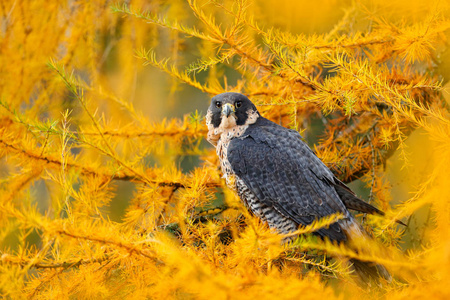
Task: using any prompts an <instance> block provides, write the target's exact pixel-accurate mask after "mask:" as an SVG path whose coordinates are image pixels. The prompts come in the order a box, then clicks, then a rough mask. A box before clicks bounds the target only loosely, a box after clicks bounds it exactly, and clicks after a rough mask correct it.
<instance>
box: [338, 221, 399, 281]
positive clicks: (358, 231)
mask: <svg viewBox="0 0 450 300" xmlns="http://www.w3.org/2000/svg"><path fill="white" fill-rule="evenodd" d="M341 225H343V226H342V228H343V229H344V232H345V233H346V235H347V237H348V239H349V240H348V245H349V246H350V247H351V248H354V250H355V251H356V252H358V253H364V252H366V250H368V248H369V247H371V246H373V245H374V244H372V243H373V242H374V241H373V239H372V238H371V237H370V236H369V234H368V233H367V232H366V231H365V230H364V229H363V228H362V227H361V226H360V225H359V224H357V223H356V222H355V221H354V220H348V221H344V222H342V223H341ZM356 244H358V245H359V246H358V245H356ZM371 244H372V245H371ZM349 261H350V263H351V264H352V266H351V267H352V268H353V270H354V271H355V272H354V273H355V275H357V277H358V279H359V280H358V281H360V282H361V283H362V285H367V286H371V285H372V284H376V285H380V284H381V281H382V280H385V281H387V282H391V280H392V276H391V274H390V273H389V272H388V270H387V269H386V268H385V267H384V266H383V265H381V264H377V263H374V262H370V261H361V260H358V259H355V258H352V259H350V260H349Z"/></svg>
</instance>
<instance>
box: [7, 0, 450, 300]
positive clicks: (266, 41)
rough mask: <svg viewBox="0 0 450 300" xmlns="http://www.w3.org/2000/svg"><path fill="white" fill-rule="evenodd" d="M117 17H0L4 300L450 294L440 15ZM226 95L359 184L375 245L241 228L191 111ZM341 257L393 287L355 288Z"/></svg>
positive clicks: (328, 10) (303, 11)
mask: <svg viewBox="0 0 450 300" xmlns="http://www.w3.org/2000/svg"><path fill="white" fill-rule="evenodd" d="M129 2H130V3H129ZM126 3H129V4H122V3H115V2H114V3H113V2H109V1H107V2H106V3H105V1H84V0H76V1H69V2H64V1H9V0H8V1H1V3H0V15H1V22H2V23H1V27H0V37H1V38H0V44H1V45H0V46H1V47H0V49H1V50H0V70H1V74H2V80H1V81H0V93H1V94H0V105H1V106H0V195H1V196H0V221H1V226H0V257H1V260H0V295H2V296H3V297H6V298H50V299H55V298H56V299H58V298H69V297H70V298H91V299H92V298H95V299H97V298H117V299H123V298H132V299H139V298H164V299H165V298H183V299H184V298H202V299H203V298H214V299H225V298H247V299H252V298H261V299H269V298H270V299H273V298H289V299H292V298H300V297H301V298H302V299H317V298H319V297H320V298H322V297H327V299H334V298H343V297H345V298H355V299H360V298H361V297H364V296H367V297H370V298H374V297H385V298H389V299H397V298H398V299H400V298H419V297H422V296H423V295H424V294H426V295H427V297H430V298H442V299H444V298H448V297H449V296H450V289H448V285H447V284H446V283H448V282H449V281H450V273H449V272H448V270H449V269H450V260H449V257H450V253H449V249H450V244H449V243H450V229H449V228H450V211H449V210H450V208H449V207H450V205H449V201H448V200H449V199H450V114H449V103H448V102H446V100H445V98H446V97H447V98H448V96H447V95H446V92H445V91H444V90H443V88H442V85H443V82H444V83H445V82H446V81H447V80H448V76H449V75H448V73H445V70H444V71H442V68H440V66H441V65H443V64H444V62H445V60H446V58H447V59H448V53H450V52H449V50H448V41H447V37H448V32H449V29H450V19H449V18H448V17H447V14H448V12H449V11H448V9H449V8H448V7H445V5H446V3H445V1H444V3H442V2H436V3H432V4H424V3H422V1H412V2H411V1H397V2H392V3H391V2H389V3H388V1H381V0H379V1H358V2H350V1H346V2H345V3H346V4H345V5H346V6H345V7H340V6H339V5H338V4H336V3H337V2H335V1H324V2H323V3H321V4H320V3H315V2H309V1H286V3H284V4H280V3H279V1H255V2H249V1H245V0H239V1H216V0H213V1H203V0H202V1H194V0H188V1H178V0H171V1H151V2H149V3H146V2H144V1H140V0H136V1H128V2H126ZM341 8H342V9H341ZM299 16H301V17H299ZM308 16H310V19H307V18H308ZM314 19H315V20H317V23H315V26H316V27H314V26H313V25H311V27H306V25H307V23H308V22H307V20H309V22H310V23H312V22H313V20H314ZM302 26H303V27H302ZM308 26H309V25H308ZM155 69H156V71H157V72H159V73H155V71H154V70H155ZM161 71H162V72H161ZM161 74H166V75H167V77H164V76H166V75H161ZM179 83H184V84H185V85H184V86H185V87H186V88H185V91H183V90H182V88H183V85H180V84H179ZM195 90H198V91H201V92H200V93H199V92H196V91H195ZM224 91H239V92H243V93H245V94H247V95H248V96H249V97H250V98H251V99H252V100H253V101H254V102H255V103H256V104H257V106H258V108H259V110H260V111H261V113H262V114H263V115H264V116H265V117H267V118H269V119H272V120H274V121H276V122H278V123H280V124H282V125H284V126H286V127H290V128H293V129H296V130H299V131H301V132H302V134H303V135H304V137H305V139H306V140H307V141H308V142H310V143H311V145H313V146H314V149H315V151H316V153H317V155H318V156H319V157H320V158H321V159H322V160H323V161H324V162H325V163H326V164H327V165H328V166H329V167H330V168H331V169H332V170H333V172H334V173H335V174H336V175H337V176H338V177H339V178H340V179H341V180H343V181H345V182H351V181H354V180H356V179H358V180H360V181H362V182H365V184H366V186H367V188H366V190H367V191H368V193H369V196H368V197H369V199H368V200H369V201H373V202H375V203H376V205H377V206H379V207H380V208H381V209H382V210H384V211H385V212H386V217H384V218H382V217H375V216H374V217H369V216H367V217H366V216H363V218H362V221H363V222H364V226H365V227H366V228H367V230H368V231H370V232H371V233H372V235H374V236H375V237H376V240H378V241H380V243H377V242H375V241H367V240H364V241H355V245H353V247H352V248H348V247H346V246H344V245H336V244H332V243H330V242H328V241H322V240H319V239H316V238H314V237H313V236H311V235H310V234H309V233H311V232H313V231H315V230H317V229H318V228H322V227H325V226H328V225H329V224H330V223H332V222H333V221H335V220H336V218H339V216H331V217H330V218H327V219H324V220H318V221H317V222H315V223H313V224H312V225H310V226H308V227H306V228H300V229H299V231H298V232H296V233H295V234H300V235H301V236H300V238H298V239H296V240H295V241H294V242H292V243H289V244H282V243H281V241H282V240H283V239H286V238H291V237H292V235H289V236H280V235H278V234H276V233H275V232H273V231H271V230H269V229H268V227H267V226H266V225H265V224H263V223H261V222H260V221H259V220H257V219H256V218H254V217H253V216H251V215H250V214H249V213H248V212H247V211H246V210H245V208H244V207H243V206H242V204H241V203H240V201H239V200H238V199H237V198H236V196H235V195H234V194H233V193H232V192H231V191H229V190H228V189H227V188H226V187H225V183H224V180H222V178H221V174H220V171H219V170H218V167H217V166H218V163H217V157H216V155H215V152H214V149H212V147H210V146H208V145H206V143H205V141H204V136H205V135H206V128H205V125H204V120H203V114H202V113H201V112H198V111H195V112H191V113H190V114H189V113H188V112H190V111H194V110H195V108H194V107H196V106H199V105H201V107H198V109H199V111H202V110H203V113H204V111H205V110H206V106H207V102H208V98H209V96H211V95H215V94H218V93H221V92H224ZM196 98H199V99H200V101H196V100H195V99H196ZM166 99H168V100H167V101H166ZM174 111H176V112H174ZM181 112H183V114H184V117H179V115H181ZM168 115H172V116H171V117H170V118H169V117H167V116H168ZM177 115H178V117H177ZM161 116H163V117H161ZM152 119H153V120H154V121H150V120H152ZM419 135H421V136H420V137H418V136H419ZM314 136H320V138H321V140H320V142H318V143H316V142H317V139H315V137H314ZM417 153H419V154H422V156H420V155H418V154H417ZM186 158H195V159H193V160H192V161H191V162H190V163H187V164H184V163H183V161H184V159H186ZM386 165H387V168H386V167H385V166H386ZM393 165H395V166H396V168H393V167H392V166H393ZM400 178H401V180H404V181H406V182H403V183H401V189H405V190H406V193H409V194H408V195H407V196H402V195H404V194H402V193H404V191H403V192H402V191H398V190H399V188H398V187H397V186H396V184H397V183H396V182H399V181H401V180H400ZM402 200H403V201H402ZM424 212H425V213H424ZM424 215H425V216H424ZM396 220H403V221H405V222H407V223H408V227H407V228H402V227H398V225H397V224H396ZM361 243H362V245H361ZM351 258H357V259H359V260H364V261H371V262H375V263H380V264H383V265H385V266H386V267H387V268H388V269H389V271H390V272H392V274H393V275H394V280H393V281H392V282H390V283H385V284H384V285H383V286H379V287H372V288H366V289H363V288H361V287H359V286H358V285H356V283H355V281H354V280H353V279H352V275H351V269H349V268H348V265H347V264H346V263H345V260H346V259H351Z"/></svg>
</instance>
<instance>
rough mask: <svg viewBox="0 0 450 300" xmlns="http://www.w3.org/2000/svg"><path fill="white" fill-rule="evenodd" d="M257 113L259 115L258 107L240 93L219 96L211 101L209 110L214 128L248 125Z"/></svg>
mask: <svg viewBox="0 0 450 300" xmlns="http://www.w3.org/2000/svg"><path fill="white" fill-rule="evenodd" d="M255 112H256V113H258V111H257V109H256V106H255V105H254V104H253V103H252V102H251V101H250V100H249V99H248V98H247V97H246V96H244V95H242V94H239V93H223V94H219V95H217V96H215V97H213V98H212V99H211V105H210V106H209V108H208V114H209V115H210V117H211V124H212V126H213V127H214V128H218V127H219V126H221V125H222V126H223V127H225V128H226V127H228V126H226V125H227V124H229V125H238V126H239V125H246V124H247V121H248V119H249V117H250V114H251V113H255ZM258 115H259V113H258ZM225 122H226V123H227V124H225ZM233 123H235V124H233Z"/></svg>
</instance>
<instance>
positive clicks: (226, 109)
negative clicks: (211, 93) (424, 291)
mask: <svg viewBox="0 0 450 300" xmlns="http://www.w3.org/2000/svg"><path fill="white" fill-rule="evenodd" d="M234 112H235V109H234V105H233V104H231V103H225V104H224V105H223V106H222V115H224V116H225V117H227V118H228V117H229V116H230V115H231V114H234Z"/></svg>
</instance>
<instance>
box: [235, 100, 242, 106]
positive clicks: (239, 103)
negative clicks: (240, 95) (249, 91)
mask: <svg viewBox="0 0 450 300" xmlns="http://www.w3.org/2000/svg"><path fill="white" fill-rule="evenodd" d="M241 105H242V101H237V102H236V103H235V104H234V106H236V108H239V107H241Z"/></svg>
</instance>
